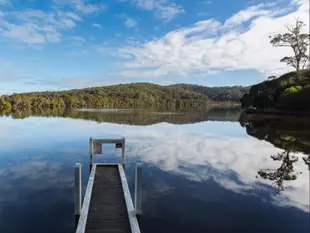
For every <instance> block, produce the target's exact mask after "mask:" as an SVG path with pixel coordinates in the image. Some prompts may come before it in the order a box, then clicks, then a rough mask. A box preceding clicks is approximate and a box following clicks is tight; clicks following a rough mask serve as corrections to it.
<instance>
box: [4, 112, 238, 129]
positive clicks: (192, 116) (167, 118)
mask: <svg viewBox="0 0 310 233" xmlns="http://www.w3.org/2000/svg"><path fill="white" fill-rule="evenodd" d="M239 114H240V109H239V108H232V109H228V108H227V109H220V108H212V109H208V110H204V111H199V110H193V109H189V110H188V111H169V110H158V109H147V110H143V109H132V110H128V109H114V110H112V109H92V110H83V111H81V110H77V109H66V108H45V109H42V108H32V109H25V110H24V111H7V112H5V111H1V110H0V117H1V116H11V117H12V118H13V119H23V118H27V117H31V116H44V117H64V118H73V119H84V120H90V121H96V122H98V123H101V122H109V123H116V124H127V125H152V124H158V123H161V122H167V123H170V124H190V123H198V122H203V121H208V120H217V121H238V117H239Z"/></svg>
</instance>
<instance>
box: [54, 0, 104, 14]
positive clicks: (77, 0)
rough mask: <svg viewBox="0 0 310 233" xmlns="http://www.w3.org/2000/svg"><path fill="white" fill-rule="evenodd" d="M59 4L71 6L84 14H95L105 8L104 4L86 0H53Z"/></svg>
mask: <svg viewBox="0 0 310 233" xmlns="http://www.w3.org/2000/svg"><path fill="white" fill-rule="evenodd" d="M53 2H54V3H55V4H56V5H58V6H71V7H72V8H73V9H75V10H76V11H78V12H80V13H82V14H93V13H98V12H101V11H104V10H105V8H106V7H105V6H104V5H103V4H91V3H85V2H84V0H53Z"/></svg>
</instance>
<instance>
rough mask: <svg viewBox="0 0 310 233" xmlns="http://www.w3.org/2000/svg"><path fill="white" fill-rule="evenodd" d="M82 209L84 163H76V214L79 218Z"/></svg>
mask: <svg viewBox="0 0 310 233" xmlns="http://www.w3.org/2000/svg"><path fill="white" fill-rule="evenodd" d="M81 209H82V165H81V164H80V163H76V164H75V166H74V215H75V218H76V219H77V218H79V216H80V215H81Z"/></svg>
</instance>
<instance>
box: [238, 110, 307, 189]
mask: <svg viewBox="0 0 310 233" xmlns="http://www.w3.org/2000/svg"><path fill="white" fill-rule="evenodd" d="M240 123H241V125H242V126H243V127H245V128H246V131H247V133H248V134H249V135H251V136H254V137H256V138H258V139H261V140H265V141H268V142H270V143H272V144H273V145H275V146H276V147H278V148H282V149H283V151H281V152H278V153H277V154H272V155H271V156H270V158H271V159H272V160H273V161H275V162H280V166H278V167H277V168H263V169H260V170H259V171H258V174H259V176H260V177H262V178H263V179H266V180H271V181H273V184H274V185H275V186H276V187H277V189H278V191H279V192H280V191H283V190H284V189H285V188H287V187H286V186H285V185H284V182H288V181H294V180H296V179H297V178H298V176H299V175H300V174H302V171H299V172H297V171H296V169H295V168H294V167H295V165H296V163H297V161H298V160H300V159H302V161H303V162H304V163H305V165H306V166H307V167H308V170H310V163H309V161H310V137H309V135H310V134H309V131H308V129H309V126H310V124H309V118H308V117H298V118H297V117H293V116H286V117H283V116H259V115H258V116H255V115H247V114H242V115H241V116H240Z"/></svg>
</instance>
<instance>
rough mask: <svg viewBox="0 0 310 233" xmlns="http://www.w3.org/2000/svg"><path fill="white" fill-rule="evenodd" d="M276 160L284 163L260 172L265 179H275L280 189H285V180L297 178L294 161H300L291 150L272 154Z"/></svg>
mask: <svg viewBox="0 0 310 233" xmlns="http://www.w3.org/2000/svg"><path fill="white" fill-rule="evenodd" d="M270 157H271V158H272V159H273V160H274V161H282V164H281V166H280V167H279V168H277V169H269V168H267V169H261V170H259V171H258V174H259V175H260V176H261V177H262V178H263V179H268V180H271V181H274V184H275V185H276V187H277V189H278V191H279V192H280V191H283V190H284V189H285V187H284V186H283V182H284V181H290V180H296V179H297V175H298V174H300V173H296V172H295V171H294V163H295V162H297V161H298V157H297V156H295V155H291V152H290V151H284V152H282V153H278V154H276V155H272V156H270Z"/></svg>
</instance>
